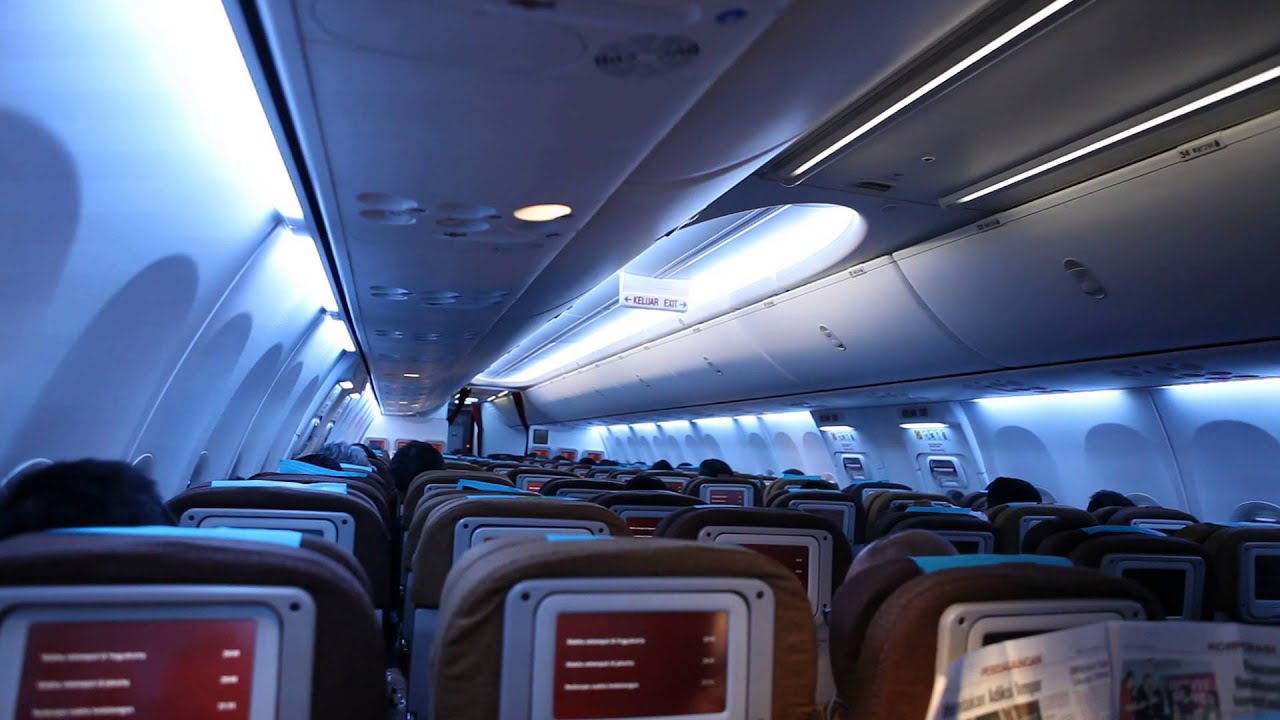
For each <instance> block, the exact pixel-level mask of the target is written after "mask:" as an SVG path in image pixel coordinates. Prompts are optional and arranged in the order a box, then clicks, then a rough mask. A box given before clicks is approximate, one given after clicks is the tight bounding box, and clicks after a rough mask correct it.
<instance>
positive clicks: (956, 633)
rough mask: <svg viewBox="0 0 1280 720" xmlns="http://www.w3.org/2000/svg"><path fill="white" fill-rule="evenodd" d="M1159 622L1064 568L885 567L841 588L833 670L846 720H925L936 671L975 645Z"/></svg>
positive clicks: (941, 563) (928, 562)
mask: <svg viewBox="0 0 1280 720" xmlns="http://www.w3.org/2000/svg"><path fill="white" fill-rule="evenodd" d="M1143 617H1146V618H1159V617H1160V611H1159V605H1158V603H1156V602H1155V599H1154V598H1152V597H1151V595H1150V594H1149V593H1147V592H1146V591H1145V590H1144V589H1142V588H1141V587H1140V586H1138V585H1136V584H1135V583H1132V582H1130V581H1128V580H1124V579H1121V578H1115V577H1110V576H1107V575H1104V574H1102V573H1100V572H1098V571H1096V570H1091V569H1087V568H1078V567H1071V565H1070V562H1069V561H1068V560H1066V559H1065V558H1042V557H1038V556H1019V555H959V556H954V557H928V558H890V559H886V560H883V561H880V562H877V563H874V564H872V565H869V566H867V567H865V568H862V569H860V570H859V571H858V572H857V573H856V574H854V575H853V576H852V577H851V578H849V581H848V582H846V583H845V584H844V585H842V586H841V587H840V589H839V590H838V591H837V593H836V596H835V598H834V600H833V607H832V612H831V665H832V670H833V672H834V673H835V678H836V684H837V686H838V687H839V690H840V695H841V697H843V698H844V699H845V704H846V706H847V708H848V710H847V713H846V716H847V718H848V719H849V720H896V719H898V718H908V717H924V716H925V714H926V710H927V706H928V703H929V697H930V689H931V688H932V686H933V681H934V677H935V675H936V673H937V672H938V668H939V667H944V668H945V666H946V663H947V662H949V661H950V660H951V659H952V658H954V657H956V656H958V654H960V653H963V652H966V651H968V650H969V649H971V648H974V647H981V646H982V645H983V644H989V643H992V642H999V641H1001V640H1006V639H1010V638H1011V637H1020V636H1024V635H1031V634H1038V633H1040V632H1047V631H1050V630H1057V629H1061V628H1064V627H1071V626H1073V625H1082V624H1089V623H1092V622H1097V621H1099V620H1105V619H1116V620H1121V619H1123V620H1129V619H1141V618H1143Z"/></svg>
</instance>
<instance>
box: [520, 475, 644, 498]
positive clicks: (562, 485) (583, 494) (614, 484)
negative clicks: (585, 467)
mask: <svg viewBox="0 0 1280 720" xmlns="http://www.w3.org/2000/svg"><path fill="white" fill-rule="evenodd" d="M626 489H627V486H626V485H625V484H623V483H620V482H618V481H616V480H591V479H589V478H580V477H571V478H566V477H562V478H552V479H550V480H547V481H546V482H545V483H544V484H543V485H541V486H540V487H539V488H538V490H537V492H538V494H540V495H545V496H546V497H572V498H578V499H579V500H585V499H587V498H590V497H591V496H593V495H596V494H599V493H602V492H609V491H610V490H626Z"/></svg>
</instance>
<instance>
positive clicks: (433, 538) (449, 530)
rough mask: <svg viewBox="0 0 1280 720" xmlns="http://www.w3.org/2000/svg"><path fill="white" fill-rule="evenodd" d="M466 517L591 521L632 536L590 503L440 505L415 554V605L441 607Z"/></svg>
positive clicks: (470, 501)
mask: <svg viewBox="0 0 1280 720" xmlns="http://www.w3.org/2000/svg"><path fill="white" fill-rule="evenodd" d="M467 517H509V518H545V519H549V520H591V521H595V522H599V523H603V524H604V526H605V527H606V528H608V529H609V534H610V535H613V536H617V537H630V535H631V531H630V530H629V529H628V528H627V523H626V521H625V520H623V519H622V518H621V517H619V516H618V515H616V514H614V513H611V512H609V511H608V510H606V509H604V508H602V507H600V506H599V505H594V504H592V503H588V502H580V501H576V500H556V499H552V498H540V497H518V498H511V497H500V496H496V495H495V496H493V497H470V498H465V499H461V500H455V501H454V502H450V503H447V504H444V505H442V506H440V508H439V509H437V510H436V511H435V512H433V513H432V514H431V517H430V518H428V519H427V521H426V526H425V527H424V528H423V530H422V537H421V539H420V540H419V541H418V546H417V549H416V550H415V551H414V553H413V566H412V567H413V578H414V580H413V604H414V605H415V606H416V607H428V608H433V607H438V606H439V604H440V594H441V592H442V591H443V589H444V581H445V577H446V576H448V574H449V570H450V568H452V567H453V535H454V528H455V526H456V525H457V524H458V522H459V521H460V520H462V519H463V518H467Z"/></svg>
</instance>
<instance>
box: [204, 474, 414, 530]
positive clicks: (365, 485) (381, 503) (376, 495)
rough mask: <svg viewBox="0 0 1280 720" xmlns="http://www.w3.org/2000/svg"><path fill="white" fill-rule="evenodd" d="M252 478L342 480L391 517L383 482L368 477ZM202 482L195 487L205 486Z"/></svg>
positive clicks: (269, 476) (270, 477) (262, 477)
mask: <svg viewBox="0 0 1280 720" xmlns="http://www.w3.org/2000/svg"><path fill="white" fill-rule="evenodd" d="M249 479H250V480H279V481H281V482H294V483H321V482H326V483H327V482H340V483H342V484H344V485H346V486H347V490H348V491H349V492H351V493H355V494H357V495H361V496H363V497H365V498H367V499H368V500H369V502H371V503H373V505H374V507H376V508H377V509H378V514H379V515H380V516H381V517H383V518H384V519H385V520H390V518H391V510H390V508H391V504H390V503H388V502H387V494H386V491H385V490H384V489H383V487H382V484H381V483H380V482H378V481H376V480H373V479H371V478H368V477H331V476H328V475H293V474H289V473H258V474H257V475H254V476H253V477H251V478H249ZM205 486H206V485H205V484H203V483H202V484H200V485H197V486H194V487H205Z"/></svg>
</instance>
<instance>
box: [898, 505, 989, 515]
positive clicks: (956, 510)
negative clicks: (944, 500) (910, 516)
mask: <svg viewBox="0 0 1280 720" xmlns="http://www.w3.org/2000/svg"><path fill="white" fill-rule="evenodd" d="M906 512H909V513H941V514H946V515H973V511H972V510H970V509H969V508H962V507H943V506H941V505H912V506H910V507H908V508H907V509H906Z"/></svg>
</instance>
